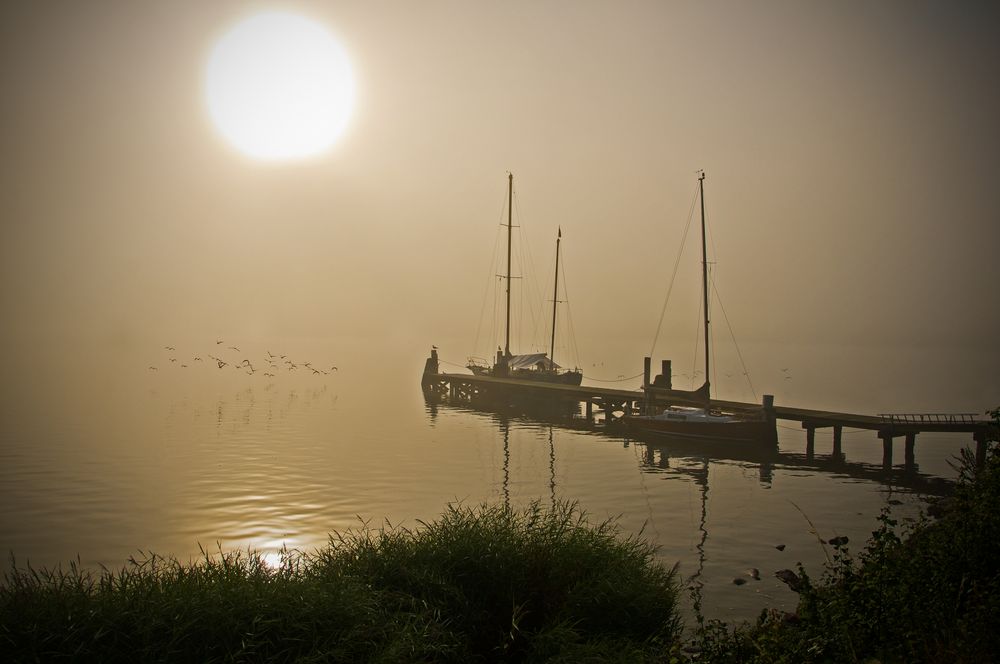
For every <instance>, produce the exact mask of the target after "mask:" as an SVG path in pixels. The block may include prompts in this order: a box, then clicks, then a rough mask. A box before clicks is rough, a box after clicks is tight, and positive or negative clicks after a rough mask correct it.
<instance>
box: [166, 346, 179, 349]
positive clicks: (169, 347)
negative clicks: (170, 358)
mask: <svg viewBox="0 0 1000 664" xmlns="http://www.w3.org/2000/svg"><path fill="white" fill-rule="evenodd" d="M163 348H164V349H165V350H177V349H176V348H174V347H173V346H164V347H163Z"/></svg>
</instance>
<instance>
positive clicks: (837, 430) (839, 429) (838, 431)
mask: <svg viewBox="0 0 1000 664" xmlns="http://www.w3.org/2000/svg"><path fill="white" fill-rule="evenodd" d="M843 433H844V427H843V426H842V425H840V424H834V425H833V456H834V458H836V459H840V458H842V457H843V456H844V453H843V452H842V451H841V436H842V435H843Z"/></svg>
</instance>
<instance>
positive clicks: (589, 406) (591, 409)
mask: <svg viewBox="0 0 1000 664" xmlns="http://www.w3.org/2000/svg"><path fill="white" fill-rule="evenodd" d="M586 411H587V421H588V422H593V421H594V402H593V401H591V400H590V398H589V397H588V398H587V405H586Z"/></svg>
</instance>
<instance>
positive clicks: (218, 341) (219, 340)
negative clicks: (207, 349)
mask: <svg viewBox="0 0 1000 664" xmlns="http://www.w3.org/2000/svg"><path fill="white" fill-rule="evenodd" d="M221 343H225V342H224V341H223V340H222V339H216V340H215V345H216V346H218V345H219V344H221Z"/></svg>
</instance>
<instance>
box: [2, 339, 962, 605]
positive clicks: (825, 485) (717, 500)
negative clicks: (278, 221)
mask: <svg viewBox="0 0 1000 664" xmlns="http://www.w3.org/2000/svg"><path fill="white" fill-rule="evenodd" d="M205 350H207V352H209V353H210V352H212V349H211V348H210V347H209V348H207V349H205ZM194 352H195V351H192V352H189V353H188V355H193V354H194ZM197 352H201V351H197ZM172 354H174V353H173V352H172V351H169V352H167V351H159V350H157V351H148V356H149V357H148V358H146V357H141V356H138V355H137V357H136V358H133V360H130V361H129V362H119V363H118V364H116V365H114V366H110V367H109V368H107V369H106V372H105V373H104V374H102V375H100V377H99V378H94V377H92V376H87V375H84V370H83V369H82V368H80V369H79V370H74V371H72V372H70V375H68V376H67V377H66V379H65V380H63V381H61V382H60V381H57V380H55V379H54V378H53V377H48V378H47V379H46V380H44V381H39V383H38V385H35V386H34V387H31V386H28V387H25V389H24V391H23V392H17V393H16V394H14V395H13V396H12V397H11V398H7V399H5V400H4V404H3V406H2V408H3V410H2V430H0V436H2V440H0V500H2V502H3V506H4V509H3V512H2V516H0V520H2V521H0V549H2V550H3V551H4V552H7V551H10V552H13V554H14V556H15V557H16V559H17V561H18V562H19V563H23V562H25V561H30V562H31V563H32V565H36V566H37V565H46V566H51V565H55V564H58V563H60V562H65V561H68V560H70V559H75V558H76V557H77V556H79V558H80V560H81V562H82V564H83V565H84V566H87V567H92V568H96V567H98V566H100V565H103V566H106V567H116V566H120V565H121V564H123V562H124V561H125V560H127V559H128V557H129V556H131V555H135V554H136V553H137V552H138V551H140V550H141V551H153V552H156V553H158V554H163V555H171V556H175V557H178V558H180V559H182V560H187V559H189V558H191V557H197V556H198V555H199V549H200V548H205V549H207V550H209V551H217V550H218V549H219V548H221V549H222V550H233V549H246V548H247V547H251V548H253V549H256V550H259V551H261V552H263V553H264V554H266V555H269V556H272V557H276V555H277V551H279V550H280V548H281V547H283V546H284V547H288V548H296V549H306V550H308V549H312V548H315V547H319V546H322V545H323V544H324V543H325V542H326V541H327V537H328V534H329V533H331V532H333V531H343V530H346V529H348V528H353V527H358V526H359V525H360V524H362V523H367V524H370V525H372V526H380V525H383V524H385V523H390V524H393V525H403V526H414V525H416V524H417V522H418V520H425V521H426V520H433V519H434V518H436V517H437V516H438V515H439V514H440V513H441V512H442V511H443V510H444V509H445V507H446V505H448V504H449V503H455V502H460V503H464V504H466V505H475V504H478V503H481V502H494V503H495V502H504V501H506V502H508V503H509V504H511V505H514V506H517V505H524V504H526V503H528V502H530V501H533V500H539V501H541V502H542V503H543V504H549V503H551V502H552V501H554V500H572V501H578V502H579V505H580V506H581V507H582V508H583V509H585V510H586V511H587V512H588V513H589V514H590V515H591V517H592V519H593V520H595V521H599V520H604V519H606V518H616V519H617V520H618V523H619V525H620V527H621V529H622V530H623V531H624V532H626V533H638V532H640V531H641V532H642V533H643V535H644V536H645V537H647V538H649V539H651V540H652V541H653V542H655V543H656V544H657V545H658V546H659V547H660V549H659V555H660V556H661V557H662V559H663V561H664V562H665V563H667V564H669V565H672V564H673V563H675V562H678V563H679V565H680V568H679V569H680V574H681V576H682V577H683V578H684V579H685V580H687V579H691V578H692V577H694V580H695V582H700V583H701V584H702V588H703V593H704V605H705V609H706V612H707V614H708V615H709V616H711V617H720V618H726V619H752V618H754V617H755V616H756V614H757V613H758V612H759V611H760V610H761V609H762V608H764V607H777V608H784V609H792V608H794V606H795V603H796V596H795V595H794V594H793V593H791V592H790V591H789V590H788V589H787V588H786V587H785V586H784V585H783V584H782V583H781V582H779V581H778V580H777V579H776V578H774V576H773V572H774V571H776V570H779V569H782V568H794V566H795V563H796V562H798V561H801V562H803V563H804V564H806V566H807V568H808V569H810V570H812V571H813V572H815V573H818V572H819V571H820V569H821V567H822V563H823V561H824V560H825V552H824V549H823V547H822V546H821V545H820V543H819V542H818V539H817V534H816V533H813V532H811V530H812V527H813V526H815V528H816V530H817V531H818V537H821V538H823V539H827V538H830V537H833V536H835V535H847V536H848V537H849V538H850V540H851V548H852V549H853V550H857V548H858V546H860V545H861V543H863V542H864V541H865V539H866V538H867V536H868V535H869V534H870V532H871V531H872V530H873V528H874V527H875V525H876V520H875V519H876V517H877V515H878V514H879V512H880V510H881V509H883V508H884V507H885V506H886V505H888V504H892V505H894V508H893V509H894V510H895V512H896V513H897V514H898V515H901V516H904V517H905V516H913V515H915V514H916V513H917V512H918V511H919V510H920V509H921V507H922V506H924V505H925V503H924V497H925V495H926V494H928V493H934V492H937V491H938V490H939V489H940V485H941V482H940V478H952V477H954V475H955V472H954V470H953V469H952V468H951V467H950V466H949V463H948V462H949V459H951V458H952V457H954V455H955V454H957V452H958V451H959V449H960V448H961V447H963V446H965V445H967V444H969V443H970V442H971V441H970V440H968V438H969V437H967V436H935V435H930V434H924V435H921V436H920V437H918V439H917V455H916V456H917V462H918V465H919V472H918V473H917V474H915V475H909V476H908V475H907V474H905V473H904V472H903V471H902V468H901V467H900V466H898V465H897V466H896V467H895V468H894V470H893V471H892V472H890V473H883V472H881V470H880V466H881V460H882V448H881V443H880V441H879V440H878V439H877V438H876V437H875V435H874V434H873V433H871V432H845V436H844V443H843V450H844V453H845V455H846V458H847V463H844V464H839V465H838V464H831V463H830V462H829V461H830V460H829V455H830V452H831V448H832V441H831V434H830V433H829V432H827V433H824V432H823V431H820V432H819V433H818V435H817V445H816V451H817V455H816V458H815V459H814V460H807V459H805V457H804V450H805V436H804V433H803V432H802V431H801V430H800V429H797V428H794V427H790V426H789V427H782V428H779V449H778V451H777V452H776V453H773V454H769V455H768V454H762V453H759V452H755V451H753V450H748V449H747V448H745V447H741V446H735V447H734V446H725V445H709V446H704V445H697V444H690V443H688V444H683V443H681V444H678V443H664V444H662V445H652V444H650V445H647V444H645V443H642V442H639V441H632V440H628V439H626V438H624V437H622V436H621V435H618V434H617V433H615V432H613V431H605V430H603V429H601V428H600V427H591V428H587V427H586V426H582V424H580V423H575V424H574V423H567V422H550V421H546V420H543V419H533V418H528V417H521V416H517V415H515V414H511V413H506V414H505V413H491V412H481V411H476V410H472V409H469V408H465V407H456V406H453V405H448V404H432V403H428V402H427V401H425V399H424V396H423V394H422V392H421V390H420V386H419V374H420V371H421V370H422V367H423V359H422V357H421V356H419V355H414V354H413V352H412V351H410V352H409V354H399V355H398V356H394V357H391V358H388V359H385V358H383V359H382V360H376V359H374V356H372V357H351V358H344V357H341V358H339V359H338V364H339V365H340V366H339V370H338V371H332V370H329V368H328V367H326V365H325V364H322V365H321V364H320V363H319V362H318V363H317V364H316V366H323V367H324V368H327V374H326V375H323V374H314V373H311V372H309V371H305V370H304V367H301V366H300V367H299V369H300V370H299V371H295V372H289V371H284V372H276V374H277V375H275V376H274V377H269V376H263V375H262V374H263V373H264V370H261V367H262V366H265V365H266V359H265V358H266V356H264V351H263V350H261V351H259V352H258V353H257V355H254V357H255V360H254V362H255V363H257V364H258V367H257V368H258V371H257V373H255V374H254V375H248V374H246V372H240V371H230V369H231V366H229V367H227V368H226V370H224V371H223V370H219V369H217V367H216V366H214V362H210V361H209V358H207V357H203V359H202V360H199V361H194V360H193V358H192V357H186V358H181V360H180V361H179V362H175V363H171V362H169V358H168V357H167V355H172ZM177 354H178V355H180V354H181V352H180V351H178V352H177ZM258 355H259V356H260V357H258ZM184 362H186V363H187V364H188V366H186V367H183V368H182V367H180V364H182V363H184ZM153 365H156V367H157V368H156V370H155V371H154V370H152V369H149V366H153ZM897 446H898V447H897V449H896V452H895V460H896V462H897V464H900V463H902V460H903V453H902V442H901V441H899V442H897ZM810 522H811V524H812V526H811V525H810ZM779 544H784V545H785V548H784V550H783V551H779V550H778V549H777V548H775V547H776V545H779ZM9 566H10V560H9V559H5V560H4V561H3V567H4V568H5V569H6V568H9ZM750 568H758V569H759V570H760V574H761V578H760V580H759V581H757V580H753V579H751V578H750V577H749V576H748V575H747V570H748V569H750ZM735 578H743V579H746V580H747V583H746V584H745V585H736V584H734V583H733V579H735Z"/></svg>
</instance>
